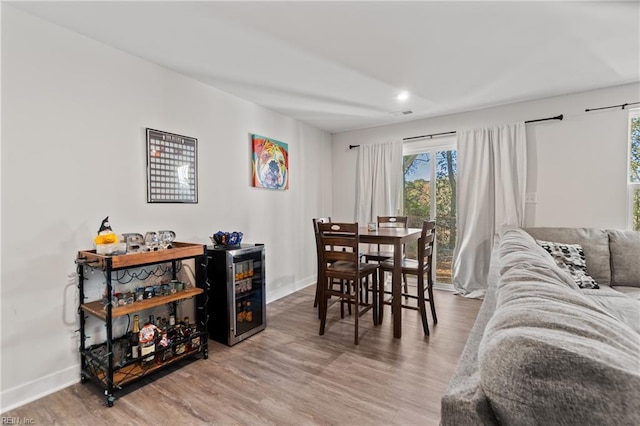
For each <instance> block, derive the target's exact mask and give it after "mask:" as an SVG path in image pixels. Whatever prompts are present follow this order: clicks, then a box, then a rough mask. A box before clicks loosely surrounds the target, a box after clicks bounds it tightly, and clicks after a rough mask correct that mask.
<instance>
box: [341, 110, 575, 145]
mask: <svg viewBox="0 0 640 426" xmlns="http://www.w3.org/2000/svg"><path fill="white" fill-rule="evenodd" d="M563 118H564V115H563V114H560V115H556V116H555V117H547V118H538V119H536V120H528V121H525V124H528V123H537V122H539V121H549V120H562V119H563ZM455 134H456V132H455V130H454V131H452V132H442V133H432V134H430V135H422V136H411V137H409V138H402V140H403V141H410V140H413V139H423V138H430V139H433V137H434V136H443V135H455ZM359 146H360V145H349V149H353V148H357V147H359Z"/></svg>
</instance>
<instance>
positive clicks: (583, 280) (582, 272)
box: [536, 240, 600, 288]
mask: <svg viewBox="0 0 640 426" xmlns="http://www.w3.org/2000/svg"><path fill="white" fill-rule="evenodd" d="M536 242H537V243H538V245H539V246H540V247H542V248H543V249H545V250H546V251H547V252H549V254H550V255H551V257H552V258H553V260H554V261H555V262H556V265H558V267H560V269H563V270H564V271H566V272H567V273H568V274H569V275H571V278H572V279H573V280H574V281H575V282H576V284H578V287H580V288H600V287H599V286H598V284H597V283H596V282H595V280H594V279H593V278H592V277H591V276H590V275H589V274H587V266H586V262H585V257H584V251H583V250H582V246H581V245H580V244H565V243H555V242H551V241H542V240H536Z"/></svg>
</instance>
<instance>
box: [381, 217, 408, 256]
mask: <svg viewBox="0 0 640 426" xmlns="http://www.w3.org/2000/svg"><path fill="white" fill-rule="evenodd" d="M408 223H409V218H408V217H407V216H378V227H379V228H408ZM381 247H385V250H387V247H390V246H388V245H383V244H378V250H380V249H381ZM402 252H403V253H404V244H403V245H402Z"/></svg>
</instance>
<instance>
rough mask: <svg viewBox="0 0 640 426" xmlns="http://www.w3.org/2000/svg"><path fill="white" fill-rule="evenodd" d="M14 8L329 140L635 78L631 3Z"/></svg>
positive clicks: (638, 17)
mask: <svg viewBox="0 0 640 426" xmlns="http://www.w3.org/2000/svg"><path fill="white" fill-rule="evenodd" d="M10 4H12V5H13V6H15V7H17V8H19V9H21V10H23V11H26V12H29V13H32V14H34V15H37V16H39V17H41V18H43V19H46V20H48V21H51V22H54V23H56V24H59V25H61V26H63V27H66V28H69V29H71V30H73V31H76V32H78V33H81V34H84V35H86V36H88V37H91V38H93V39H95V40H99V41H101V42H103V43H105V44H108V45H111V46H113V47H116V48H118V49H121V50H123V51H126V52H129V53H131V54H132V55H135V56H138V57H140V58H144V59H147V60H149V61H152V62H154V63H157V64H159V65H162V66H165V67H167V68H170V69H173V70H175V71H177V72H180V73H182V74H185V75H188V76H191V77H193V78H195V79H197V80H199V81H202V82H203V83H206V84H210V85H211V86H214V87H216V88H218V89H221V90H223V91H225V92H228V93H231V94H234V95H237V96H239V97H241V98H244V99H247V100H249V101H252V102H255V103H257V104H260V105H263V106H265V107H267V108H269V109H272V110H275V111H278V112H281V113H282V114H285V115H288V116H291V117H293V118H296V119H298V120H301V121H304V122H307V123H309V124H311V125H313V126H316V127H318V128H320V129H324V130H326V131H329V132H332V133H335V132H341V131H345V130H351V129H358V128H364V127H371V126H378V125H383V124H390V123H397V122H400V121H406V120H413V119H416V118H423V117H433V116H439V115H444V114H449V113H454V112H460V111H467V110H473V109H478V108H483V107H488V106H494V105H500V104H506V103H511V102H516V101H524V100H529V99H536V98H542V97H547V96H553V95H558V94H566V93H574V92H579V91H584V90H590V89H594V88H599V87H607V86H613V85H618V84H625V83H630V82H637V81H640V2H637V1H634V2H626V3H623V2H611V1H599V2H594V1H591V2H484V1H474V2H431V1H429V2H396V1H385V2H381V1H378V2H359V1H356V2H341V1H325V2H301V1H300V2H267V1H259V2H149V1H146V2H20V3H10ZM402 90H408V91H409V92H410V93H411V96H410V98H409V100H408V101H406V102H405V103H400V102H398V101H397V100H396V95H397V94H398V93H399V92H400V91H402ZM637 100H640V99H637ZM634 101H635V100H634ZM403 110H411V111H413V114H411V115H408V116H403V117H394V116H393V115H392V114H390V113H392V112H398V111H403Z"/></svg>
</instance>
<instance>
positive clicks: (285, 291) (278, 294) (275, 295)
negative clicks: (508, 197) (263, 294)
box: [267, 275, 316, 303]
mask: <svg viewBox="0 0 640 426" xmlns="http://www.w3.org/2000/svg"><path fill="white" fill-rule="evenodd" d="M315 283H316V276H315V275H313V276H311V277H308V278H306V279H304V280H300V281H298V282H295V283H293V285H288V286H285V287H282V288H279V289H276V290H275V291H267V303H271V302H275V301H276V300H278V299H282V298H283V297H285V296H288V295H290V294H292V293H295V292H296V291H298V290H301V289H303V288H305V287H309V286H310V285H315Z"/></svg>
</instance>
